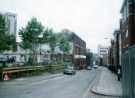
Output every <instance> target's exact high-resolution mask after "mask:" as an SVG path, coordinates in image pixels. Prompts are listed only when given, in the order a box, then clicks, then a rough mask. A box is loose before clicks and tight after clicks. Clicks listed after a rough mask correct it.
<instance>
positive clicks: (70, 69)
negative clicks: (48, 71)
mask: <svg viewBox="0 0 135 98" xmlns="http://www.w3.org/2000/svg"><path fill="white" fill-rule="evenodd" d="M63 73H64V74H71V75H74V74H75V73H76V71H75V70H74V67H73V66H67V67H65V68H64V72H63Z"/></svg>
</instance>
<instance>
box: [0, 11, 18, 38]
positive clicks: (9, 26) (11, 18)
mask: <svg viewBox="0 0 135 98" xmlns="http://www.w3.org/2000/svg"><path fill="white" fill-rule="evenodd" d="M0 14H1V15H2V16H3V17H4V18H5V24H6V30H7V33H9V34H10V35H14V36H16V32H17V16H16V14H14V13H0Z"/></svg>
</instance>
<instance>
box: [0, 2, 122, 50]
mask: <svg viewBox="0 0 135 98" xmlns="http://www.w3.org/2000/svg"><path fill="white" fill-rule="evenodd" d="M122 2H123V0H0V12H12V13H15V14H17V31H18V30H19V29H20V28H21V27H25V26H26V24H27V22H28V21H29V20H30V19H31V18H32V17H36V18H37V19H38V20H39V21H40V22H41V23H42V24H43V25H44V26H45V27H49V28H53V30H54V31H55V32H60V31H61V30H62V29H69V30H70V31H73V32H75V33H76V34H77V35H78V36H79V37H81V38H82V39H83V40H84V41H86V44H87V48H89V49H90V50H91V51H92V52H97V47H98V45H99V44H100V45H105V46H108V45H109V44H110V39H111V38H112V34H113V32H114V31H115V30H116V29H119V20H120V17H121V14H120V9H121V6H122ZM18 40H19V39H18Z"/></svg>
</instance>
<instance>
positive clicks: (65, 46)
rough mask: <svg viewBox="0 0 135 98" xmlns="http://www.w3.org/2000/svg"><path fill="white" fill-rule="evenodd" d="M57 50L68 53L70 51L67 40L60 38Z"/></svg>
mask: <svg viewBox="0 0 135 98" xmlns="http://www.w3.org/2000/svg"><path fill="white" fill-rule="evenodd" d="M59 48H60V50H61V51H63V52H64V53H68V52H69V50H70V49H71V46H70V44H69V42H68V40H66V39H64V38H61V40H60V42H59Z"/></svg>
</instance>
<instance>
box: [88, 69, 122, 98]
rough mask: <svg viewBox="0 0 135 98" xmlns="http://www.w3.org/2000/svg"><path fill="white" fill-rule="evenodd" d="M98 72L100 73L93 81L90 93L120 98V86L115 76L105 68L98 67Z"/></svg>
mask: <svg viewBox="0 0 135 98" xmlns="http://www.w3.org/2000/svg"><path fill="white" fill-rule="evenodd" d="M98 70H100V72H99V73H98V76H97V78H96V80H95V81H94V85H93V86H92V88H91V91H92V92H93V93H95V94H99V95H104V96H113V97H121V96H122V86H121V83H120V82H119V81H117V76H116V75H115V74H113V73H112V72H110V71H109V70H108V69H107V68H105V67H100V68H99V69H98Z"/></svg>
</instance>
